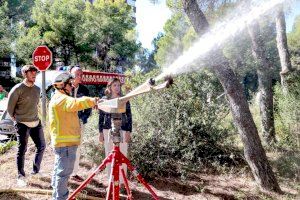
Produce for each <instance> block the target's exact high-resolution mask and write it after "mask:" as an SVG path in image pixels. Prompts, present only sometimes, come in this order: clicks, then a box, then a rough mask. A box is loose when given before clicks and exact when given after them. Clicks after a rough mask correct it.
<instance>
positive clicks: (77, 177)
mask: <svg viewBox="0 0 300 200" xmlns="http://www.w3.org/2000/svg"><path fill="white" fill-rule="evenodd" d="M71 180H73V181H76V182H83V181H84V179H83V178H82V177H81V176H78V175H77V174H76V175H74V176H71Z"/></svg>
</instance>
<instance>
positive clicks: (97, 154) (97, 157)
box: [82, 110, 105, 164]
mask: <svg viewBox="0 0 300 200" xmlns="http://www.w3.org/2000/svg"><path fill="white" fill-rule="evenodd" d="M98 137H99V131H98V111H97V110H93V112H92V115H91V116H90V117H89V119H88V123H87V124H86V125H85V131H84V137H83V145H82V154H83V155H84V156H85V158H87V159H88V160H90V161H92V162H93V163H96V164H100V163H101V162H102V160H103V159H104V158H105V152H104V145H101V144H99V140H98Z"/></svg>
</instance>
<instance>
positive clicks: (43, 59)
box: [34, 55, 51, 62]
mask: <svg viewBox="0 0 300 200" xmlns="http://www.w3.org/2000/svg"><path fill="white" fill-rule="evenodd" d="M50 58H51V57H50V56H49V55H46V56H35V57H34V61H35V62H40V61H48V60H50Z"/></svg>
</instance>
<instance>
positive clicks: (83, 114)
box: [70, 66, 92, 182]
mask: <svg viewBox="0 0 300 200" xmlns="http://www.w3.org/2000/svg"><path fill="white" fill-rule="evenodd" d="M70 72H71V74H72V75H73V76H74V82H73V86H74V89H73V93H72V96H73V97H75V98H79V97H83V96H89V90H88V89H87V88H86V87H85V86H84V85H82V84H81V83H82V75H83V72H82V69H81V68H80V67H79V66H74V67H72V68H71V69H70ZM91 112H92V109H91V108H90V109H85V110H83V111H79V112H78V117H79V119H80V126H81V141H82V138H83V134H84V126H85V124H86V123H87V120H88V118H89V116H90V115H91ZM79 159H80V147H79V146H78V148H77V152H76V160H75V164H74V170H73V174H72V176H71V179H72V180H75V181H78V182H81V181H83V178H82V177H80V176H79V175H78V174H77V173H78V168H79Z"/></svg>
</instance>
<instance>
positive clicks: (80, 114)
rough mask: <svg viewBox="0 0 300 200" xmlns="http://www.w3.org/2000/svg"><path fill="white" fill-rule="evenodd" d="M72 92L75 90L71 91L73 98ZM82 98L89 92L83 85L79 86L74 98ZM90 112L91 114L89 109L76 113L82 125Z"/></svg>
mask: <svg viewBox="0 0 300 200" xmlns="http://www.w3.org/2000/svg"><path fill="white" fill-rule="evenodd" d="M74 92H75V89H74V88H73V91H72V94H73V96H74ZM83 96H89V90H88V89H87V88H86V87H85V86H84V85H82V84H79V88H78V91H77V95H76V98H79V97H83ZM74 97H75V96H74ZM91 112H92V109H91V108H89V109H85V110H82V111H79V112H78V117H79V119H80V120H81V121H82V123H83V124H86V123H87V120H88V118H89V117H90V115H91Z"/></svg>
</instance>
